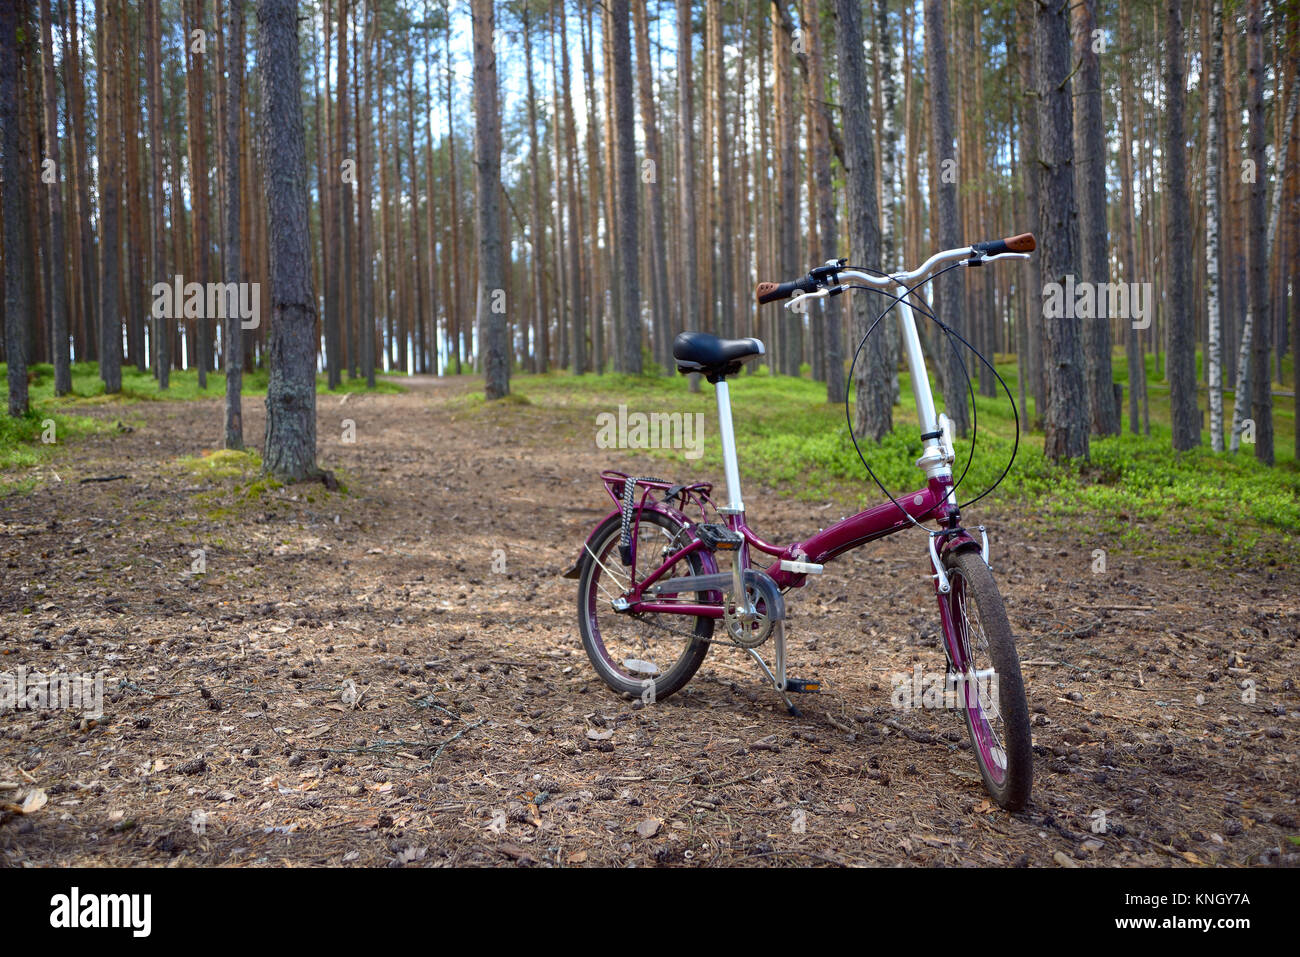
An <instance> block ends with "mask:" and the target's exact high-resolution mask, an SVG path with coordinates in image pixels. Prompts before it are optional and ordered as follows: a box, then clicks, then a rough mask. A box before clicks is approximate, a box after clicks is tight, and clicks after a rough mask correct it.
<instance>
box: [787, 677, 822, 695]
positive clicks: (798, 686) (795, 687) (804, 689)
mask: <svg viewBox="0 0 1300 957" xmlns="http://www.w3.org/2000/svg"><path fill="white" fill-rule="evenodd" d="M785 690H786V691H791V692H794V693H795V694H816V693H817V692H819V691H821V690H822V683H821V682H820V681H815V680H814V681H809V680H807V679H804V678H786V679H785Z"/></svg>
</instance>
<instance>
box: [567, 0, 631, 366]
mask: <svg viewBox="0 0 1300 957" xmlns="http://www.w3.org/2000/svg"><path fill="white" fill-rule="evenodd" d="M560 41H561V42H560V63H561V70H562V71H563V83H564V100H563V109H564V181H565V191H566V193H567V196H568V204H569V215H568V229H569V252H568V256H569V263H568V265H569V305H570V310H571V316H572V320H573V327H572V329H573V331H572V335H571V339H572V341H571V342H570V349H571V350H572V354H573V372H574V374H575V375H580V374H582V373H583V372H585V371H587V364H588V363H587V311H586V309H585V308H583V307H584V303H583V295H582V288H583V284H582V245H581V238H580V237H581V235H582V233H581V228H580V225H579V222H578V218H579V216H580V215H581V207H580V204H579V201H578V177H577V172H576V170H575V167H576V166H577V161H578V139H577V137H578V133H577V128H576V127H575V125H574V122H573V97H572V95H571V93H570V88H569V79H570V73H569V20H568V15H567V14H566V12H565V5H564V4H563V3H561V4H560ZM628 55H629V56H630V55H631V53H630V51H629V54H628ZM628 70H629V71H630V70H631V65H630V64H629V65H628ZM629 75H630V73H629ZM629 109H630V103H629ZM630 121H631V114H630V113H629V122H630ZM632 162H633V163H634V164H635V162H636V160H635V158H634V157H632ZM633 189H634V190H635V186H633ZM633 199H634V200H635V194H634V197H633ZM637 238H639V237H637ZM633 248H634V250H635V247H633ZM634 261H635V260H634ZM633 271H634V272H635V270H633ZM640 356H641V352H640V350H639V349H638V351H637V360H638V365H637V370H638V371H640V368H641V367H640V365H639V362H640Z"/></svg>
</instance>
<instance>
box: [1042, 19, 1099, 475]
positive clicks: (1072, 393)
mask: <svg viewBox="0 0 1300 957" xmlns="http://www.w3.org/2000/svg"><path fill="white" fill-rule="evenodd" d="M1069 16H1070V13H1069V3H1068V0H1046V2H1043V3H1040V4H1039V5H1038V8H1037V11H1036V14H1035V22H1034V70H1035V73H1036V74H1037V81H1038V152H1039V182H1038V190H1039V194H1038V221H1039V227H1040V229H1041V231H1042V235H1041V237H1040V244H1039V249H1040V253H1039V260H1040V261H1041V263H1042V274H1043V279H1044V280H1045V281H1046V282H1054V283H1060V284H1061V285H1062V286H1064V285H1065V284H1066V283H1067V277H1069V276H1077V275H1078V272H1079V245H1078V244H1079V237H1078V226H1079V224H1078V207H1077V206H1076V204H1075V196H1074V155H1073V153H1074V142H1073V140H1074V137H1073V125H1074V124H1073V114H1072V110H1071V87H1070V21H1069ZM1043 311H1044V313H1045V314H1046V313H1047V312H1048V310H1047V309H1046V308H1044V310H1043ZM1059 311H1060V312H1061V313H1062V314H1061V315H1060V316H1054V315H1045V318H1044V323H1043V333H1044V336H1043V338H1044V342H1043V364H1044V367H1045V371H1046V377H1047V409H1046V414H1045V415H1044V417H1043V424H1044V431H1045V433H1046V434H1045V438H1044V453H1045V454H1046V456H1047V458H1048V459H1049V460H1051V461H1052V462H1060V461H1062V460H1064V459H1086V458H1088V421H1089V417H1088V393H1087V390H1086V388H1085V385H1084V370H1083V362H1084V360H1083V348H1082V345H1081V343H1080V336H1079V332H1080V330H1079V319H1078V318H1077V317H1076V316H1075V315H1074V310H1073V308H1072V304H1069V305H1067V306H1066V307H1065V308H1063V309H1061V310H1059Z"/></svg>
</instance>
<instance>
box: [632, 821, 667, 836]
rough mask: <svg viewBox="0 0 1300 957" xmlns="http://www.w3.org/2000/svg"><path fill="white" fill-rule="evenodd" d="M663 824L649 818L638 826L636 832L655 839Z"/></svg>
mask: <svg viewBox="0 0 1300 957" xmlns="http://www.w3.org/2000/svg"><path fill="white" fill-rule="evenodd" d="M661 823H662V822H660V821H659V820H658V819H656V818H653V817H648V818H646V819H645V820H644V821H642V822H641V823H640V824H638V825H637V826H636V832H637V833H638V834H640V835H641V836H642V837H654V836H655V835H656V834H658V833H659V826H660V824H661Z"/></svg>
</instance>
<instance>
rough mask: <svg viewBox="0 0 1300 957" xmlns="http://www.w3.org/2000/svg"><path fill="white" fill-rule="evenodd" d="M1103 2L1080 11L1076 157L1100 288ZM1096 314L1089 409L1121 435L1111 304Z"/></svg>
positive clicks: (1105, 272) (1086, 331)
mask: <svg viewBox="0 0 1300 957" xmlns="http://www.w3.org/2000/svg"><path fill="white" fill-rule="evenodd" d="M1096 26H1097V0H1080V2H1078V3H1077V4H1076V5H1075V7H1074V55H1075V59H1076V61H1077V62H1078V64H1079V69H1078V72H1077V73H1076V79H1075V81H1074V82H1075V98H1074V111H1075V113H1074V119H1075V128H1074V133H1075V150H1074V152H1075V156H1076V157H1078V165H1077V177H1078V184H1077V190H1078V194H1079V238H1080V247H1081V248H1080V252H1081V257H1080V258H1081V264H1080V265H1081V270H1080V276H1079V278H1080V279H1081V280H1082V281H1084V282H1090V283H1094V284H1096V286H1097V287H1100V285H1101V284H1103V283H1106V282H1108V280H1109V273H1110V268H1109V267H1110V261H1109V256H1108V254H1107V227H1106V132H1105V125H1104V123H1103V119H1102V91H1101V64H1100V62H1099V60H1098V57H1097V51H1096V50H1095V49H1094V46H1093V36H1092V34H1093V30H1094V29H1096ZM1096 303H1097V309H1096V312H1095V313H1094V315H1093V316H1092V317H1090V318H1086V319H1085V320H1084V323H1083V340H1084V358H1085V360H1086V362H1087V375H1088V408H1089V411H1090V413H1091V419H1092V423H1091V424H1092V431H1093V434H1094V435H1118V434H1119V431H1120V417H1119V406H1118V405H1117V404H1116V402H1115V386H1114V377H1113V376H1112V374H1111V359H1110V355H1111V347H1110V318H1111V317H1110V314H1109V312H1108V311H1107V303H1106V300H1105V299H1104V298H1103V297H1101V296H1098V297H1097V298H1096Z"/></svg>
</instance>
